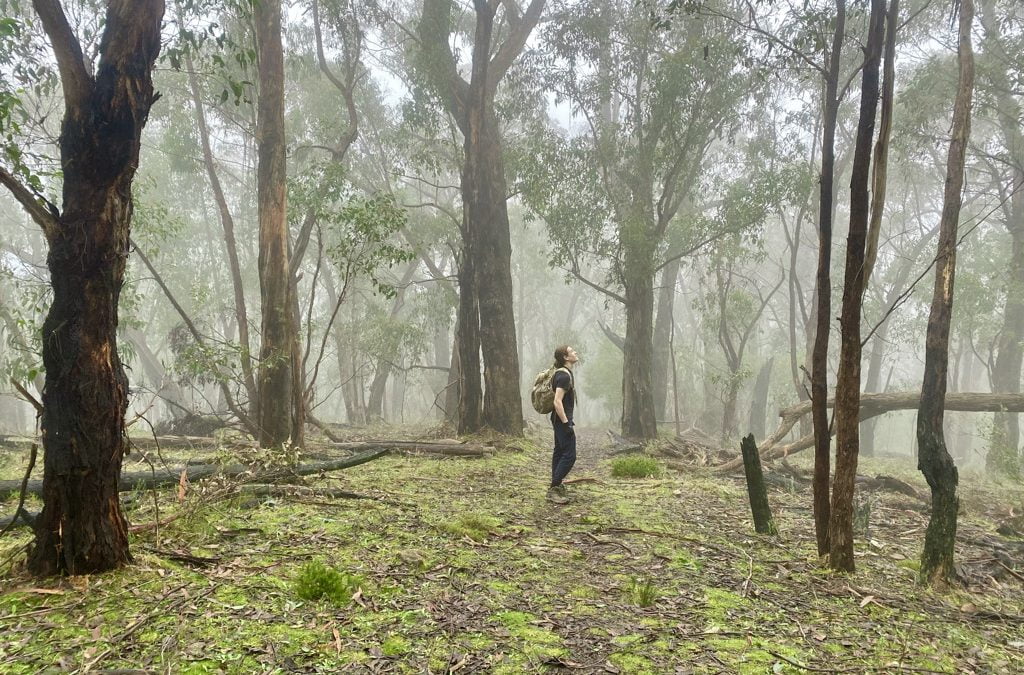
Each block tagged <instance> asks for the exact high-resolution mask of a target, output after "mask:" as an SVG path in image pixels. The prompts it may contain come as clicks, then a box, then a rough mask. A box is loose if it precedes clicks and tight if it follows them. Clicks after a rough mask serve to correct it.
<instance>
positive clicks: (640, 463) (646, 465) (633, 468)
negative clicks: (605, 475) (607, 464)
mask: <svg viewBox="0 0 1024 675" xmlns="http://www.w3.org/2000/svg"><path fill="white" fill-rule="evenodd" d="M660 475H661V464H659V463H658V461H657V460H655V459H654V458H653V457H644V456H643V455H633V456H629V457H619V458H618V459H615V460H613V461H612V476H615V477H616V478H653V477H657V476H660Z"/></svg>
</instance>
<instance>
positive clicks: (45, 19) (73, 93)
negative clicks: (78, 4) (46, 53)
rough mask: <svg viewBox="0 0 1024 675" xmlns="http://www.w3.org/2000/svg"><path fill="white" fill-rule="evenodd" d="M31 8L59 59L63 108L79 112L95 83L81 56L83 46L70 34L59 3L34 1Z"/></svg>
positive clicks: (72, 33) (55, 1)
mask: <svg viewBox="0 0 1024 675" xmlns="http://www.w3.org/2000/svg"><path fill="white" fill-rule="evenodd" d="M32 6H33V7H34V8H35V10H36V14H38V15H39V20H40V21H41V22H42V24H43V30H45V31H46V34H47V36H49V38H50V44H51V46H52V47H53V55H54V57H55V58H56V59H57V67H58V69H59V70H60V83H61V86H62V87H63V89H64V104H65V105H66V106H67V107H68V108H78V107H80V106H81V103H82V101H83V100H84V99H85V97H86V96H87V95H88V93H89V90H90V89H91V88H92V82H93V78H92V74H91V73H90V72H89V69H88V67H87V66H86V63H85V56H84V55H83V54H82V44H81V43H80V42H79V41H78V38H77V37H76V36H75V32H74V31H73V30H71V25H70V24H69V23H68V19H67V17H66V16H65V15H64V9H63V8H62V7H61V5H60V2H59V1H58V0H32Z"/></svg>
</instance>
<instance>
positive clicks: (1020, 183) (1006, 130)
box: [981, 0, 1024, 475]
mask: <svg viewBox="0 0 1024 675" xmlns="http://www.w3.org/2000/svg"><path fill="white" fill-rule="evenodd" d="M981 25H982V28H983V31H984V32H983V35H984V38H983V45H984V47H985V52H986V53H987V54H990V55H991V57H990V61H989V66H988V67H989V68H990V69H992V70H991V73H990V75H989V76H990V77H991V78H992V79H993V81H994V82H995V84H996V86H995V87H994V88H993V96H994V98H995V107H996V110H995V113H996V119H997V120H998V122H999V129H1000V131H1001V132H1002V134H1003V142H1004V143H1005V145H1006V149H1007V154H1008V158H1007V159H1008V160H1009V161H1008V164H1009V166H1010V175H1011V182H1010V185H1009V189H1008V190H1007V192H1008V193H1009V195H1010V199H1009V201H1010V209H1009V215H1008V218H1007V220H1006V229H1007V230H1008V231H1009V233H1010V241H1011V244H1010V264H1009V270H1008V274H1007V279H1006V307H1005V309H1004V311H1003V327H1002V330H1000V332H999V342H998V345H997V348H996V349H997V351H996V363H995V368H994V369H993V371H992V389H993V391H995V392H1000V393H1018V392H1020V390H1021V384H1020V383H1021V368H1022V363H1024V348H1022V344H1024V133H1022V131H1021V125H1020V115H1021V110H1020V106H1019V105H1018V103H1017V101H1016V100H1015V99H1014V98H1013V96H1012V95H1011V94H1010V93H1009V92H1008V90H1007V89H1006V87H1005V83H1006V82H1008V81H1009V80H1010V78H1009V74H1008V73H1007V70H1006V63H1005V61H1004V60H1003V57H1002V54H1005V53H1006V49H1007V47H1006V46H1005V45H1004V44H1000V43H1001V40H1002V36H1001V32H1000V24H999V17H998V15H997V12H996V8H995V2H994V1H993V0H982V2H981ZM1019 451H1020V422H1019V418H1018V416H1017V415H1011V414H1007V413H996V414H995V433H994V434H993V439H992V444H991V447H990V448H989V452H988V457H987V459H986V465H987V467H988V469H989V470H990V471H995V472H998V473H1002V474H1009V475H1019V473H1020V463H1019V461H1020V457H1019Z"/></svg>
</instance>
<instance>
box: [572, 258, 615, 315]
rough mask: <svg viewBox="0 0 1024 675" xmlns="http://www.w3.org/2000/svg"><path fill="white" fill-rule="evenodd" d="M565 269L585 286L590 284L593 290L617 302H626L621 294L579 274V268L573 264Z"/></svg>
mask: <svg viewBox="0 0 1024 675" xmlns="http://www.w3.org/2000/svg"><path fill="white" fill-rule="evenodd" d="M562 269H565V268H564V267H563V268H562ZM565 271H566V272H568V273H569V274H571V275H573V276H574V277H576V278H577V279H578V280H580V281H582V282H583V283H584V284H586V285H587V286H590V287H591V288H593V289H594V290H595V291H598V292H600V293H604V294H605V295H607V296H608V297H609V298H611V299H612V300H616V301H618V302H621V303H622V304H623V305H624V304H626V298H624V297H622V296H621V295H619V294H618V293H616V292H615V291H611V290H608V289H607V288H605V287H604V286H599V285H597V284H596V283H594V282H593V281H591V280H590V279H587V278H586V277H584V276H583V275H582V274H580V270H579V268H578V267H576V266H575V265H573V266H572V267H571V268H570V269H566V270H565Z"/></svg>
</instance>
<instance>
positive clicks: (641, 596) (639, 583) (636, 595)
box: [626, 577, 661, 607]
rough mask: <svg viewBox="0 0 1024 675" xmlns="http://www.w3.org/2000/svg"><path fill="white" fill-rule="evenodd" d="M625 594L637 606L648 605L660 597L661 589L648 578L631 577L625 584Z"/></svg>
mask: <svg viewBox="0 0 1024 675" xmlns="http://www.w3.org/2000/svg"><path fill="white" fill-rule="evenodd" d="M626 595H627V596H629V599H630V601H631V602H632V603H633V604H634V605H636V606H638V607H650V606H651V605H653V604H654V603H656V602H657V601H658V598H659V597H661V591H660V590H658V587H657V586H655V585H654V582H652V581H651V580H650V579H638V578H636V577H634V578H632V579H631V580H630V582H629V585H628V586H626Z"/></svg>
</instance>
